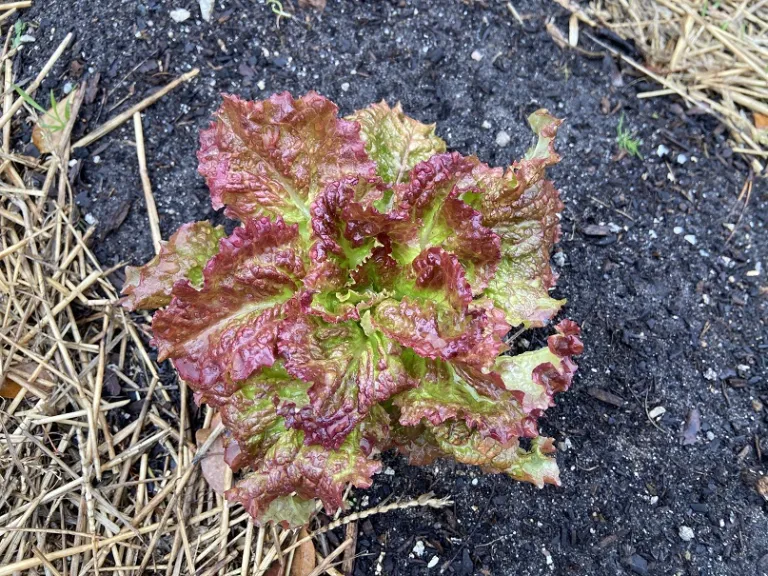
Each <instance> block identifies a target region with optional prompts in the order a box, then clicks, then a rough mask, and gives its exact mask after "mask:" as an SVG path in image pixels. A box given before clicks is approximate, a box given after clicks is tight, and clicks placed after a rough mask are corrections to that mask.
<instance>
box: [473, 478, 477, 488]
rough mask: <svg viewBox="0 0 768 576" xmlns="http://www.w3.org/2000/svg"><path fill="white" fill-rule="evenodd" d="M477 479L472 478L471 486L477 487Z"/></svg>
mask: <svg viewBox="0 0 768 576" xmlns="http://www.w3.org/2000/svg"><path fill="white" fill-rule="evenodd" d="M477 482H478V480H477V478H472V486H477Z"/></svg>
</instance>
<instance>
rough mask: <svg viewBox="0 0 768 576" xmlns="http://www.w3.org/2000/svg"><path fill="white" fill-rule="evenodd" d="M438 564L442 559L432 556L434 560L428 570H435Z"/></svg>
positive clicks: (430, 562)
mask: <svg viewBox="0 0 768 576" xmlns="http://www.w3.org/2000/svg"><path fill="white" fill-rule="evenodd" d="M438 562H440V559H439V558H438V557H437V556H432V560H430V561H429V564H427V568H434V567H435V566H437V563H438Z"/></svg>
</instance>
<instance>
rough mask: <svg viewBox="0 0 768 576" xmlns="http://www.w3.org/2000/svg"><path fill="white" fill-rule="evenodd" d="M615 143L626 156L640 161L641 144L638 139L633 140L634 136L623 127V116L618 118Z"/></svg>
mask: <svg viewBox="0 0 768 576" xmlns="http://www.w3.org/2000/svg"><path fill="white" fill-rule="evenodd" d="M616 142H618V144H619V148H621V149H622V150H625V151H626V152H627V154H629V155H631V156H636V157H637V158H640V159H642V158H643V155H642V154H641V153H640V144H642V143H643V141H642V140H640V139H639V138H635V137H634V134H633V133H631V132H630V131H629V129H628V128H625V127H624V114H623V113H622V114H621V117H620V118H619V125H618V126H617V127H616Z"/></svg>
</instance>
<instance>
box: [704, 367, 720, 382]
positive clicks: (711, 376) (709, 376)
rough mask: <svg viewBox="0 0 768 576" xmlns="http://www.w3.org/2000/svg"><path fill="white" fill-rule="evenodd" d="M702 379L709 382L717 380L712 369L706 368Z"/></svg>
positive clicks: (715, 373)
mask: <svg viewBox="0 0 768 576" xmlns="http://www.w3.org/2000/svg"><path fill="white" fill-rule="evenodd" d="M704 378H706V379H707V380H709V381H710V382H712V381H714V380H717V372H716V371H715V370H714V369H712V368H707V369H706V370H705V371H704Z"/></svg>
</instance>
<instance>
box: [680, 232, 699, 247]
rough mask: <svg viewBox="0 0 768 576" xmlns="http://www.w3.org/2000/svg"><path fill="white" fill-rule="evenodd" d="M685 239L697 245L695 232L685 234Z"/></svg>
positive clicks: (692, 244)
mask: <svg viewBox="0 0 768 576" xmlns="http://www.w3.org/2000/svg"><path fill="white" fill-rule="evenodd" d="M683 239H684V240H685V241H686V242H688V244H690V245H691V246H696V242H697V240H696V236H694V235H693V234H686V235H685V236H683Z"/></svg>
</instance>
